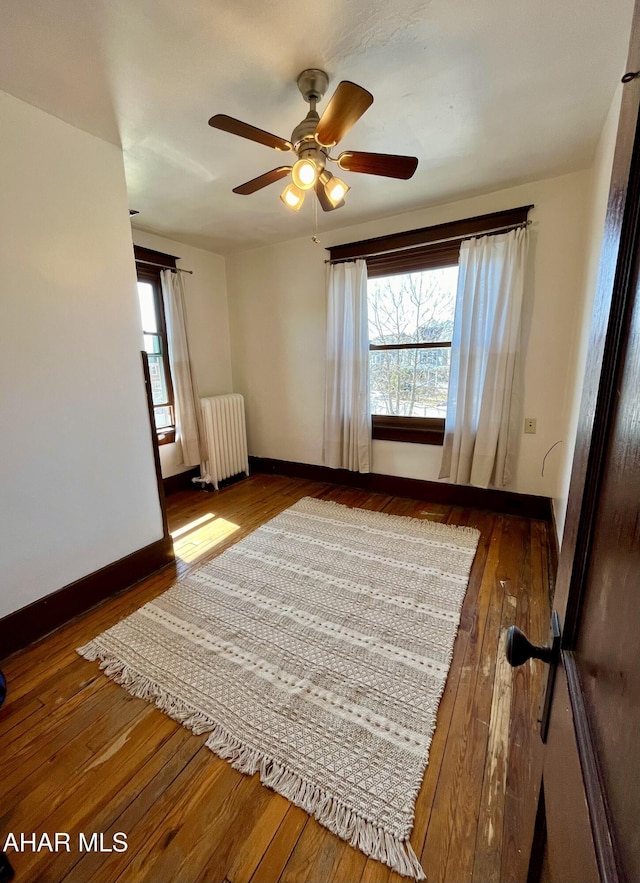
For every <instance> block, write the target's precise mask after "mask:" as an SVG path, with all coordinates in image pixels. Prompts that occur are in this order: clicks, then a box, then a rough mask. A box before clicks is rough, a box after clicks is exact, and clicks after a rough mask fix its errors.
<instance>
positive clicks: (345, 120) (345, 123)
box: [315, 80, 373, 147]
mask: <svg viewBox="0 0 640 883" xmlns="http://www.w3.org/2000/svg"><path fill="white" fill-rule="evenodd" d="M372 104H373V95H372V94H371V92H367V90H366V89H363V88H362V86H356V84H355V83H351V82H349V80H343V81H342V82H341V83H338V88H337V89H336V91H335V92H334V93H333V95H332V97H331V101H330V102H329V104H327V106H326V108H325V110H324V113H323V114H322V116H321V117H320V121H319V122H318V125H317V126H316V131H315V137H316V140H317V141H319V142H320V144H322V145H323V146H324V147H333V146H334V144H337V143H338V141H341V140H342V139H343V138H344V136H345V135H346V134H347V132H348V131H349V129H350V128H351V127H352V126H354V125H355V124H356V123H357V122H358V120H359V119H360V117H361V116H362V114H363V113H364V112H365V110H367V109H368V108H369V107H371V105H372Z"/></svg>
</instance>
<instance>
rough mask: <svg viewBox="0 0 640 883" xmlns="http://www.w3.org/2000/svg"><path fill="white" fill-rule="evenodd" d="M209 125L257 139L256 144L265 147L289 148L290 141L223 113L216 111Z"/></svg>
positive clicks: (253, 139)
mask: <svg viewBox="0 0 640 883" xmlns="http://www.w3.org/2000/svg"><path fill="white" fill-rule="evenodd" d="M209 125H210V126H213V128H214V129H221V130H222V131H223V132H229V133H230V134H231V135H239V136H240V137H241V138H248V139H249V141H257V142H258V144H264V145H265V146H266V147H273V148H275V149H276V150H291V147H292V145H291V143H290V142H289V141H285V139H284V138H279V137H278V136H277V135H272V134H271V133H270V132H265V131H264V130H263V129H256V127H255V126H250V125H249V123H243V122H241V121H240V120H236V119H235V118H234V117H229V116H227V115H226V114H224V113H217V114H216V115H215V116H213V117H211V119H210V120H209Z"/></svg>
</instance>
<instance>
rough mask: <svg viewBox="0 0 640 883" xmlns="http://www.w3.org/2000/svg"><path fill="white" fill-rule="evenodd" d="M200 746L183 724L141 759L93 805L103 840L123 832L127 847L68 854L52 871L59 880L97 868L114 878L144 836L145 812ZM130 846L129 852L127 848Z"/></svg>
mask: <svg viewBox="0 0 640 883" xmlns="http://www.w3.org/2000/svg"><path fill="white" fill-rule="evenodd" d="M201 750H202V740H201V739H199V738H198V737H196V736H194V735H193V734H192V733H189V731H188V730H185V729H184V728H183V727H177V728H176V730H175V732H174V733H173V734H172V735H171V736H170V737H169V738H168V739H167V740H166V742H164V744H163V745H161V746H160V747H159V748H158V749H157V750H155V751H154V752H153V753H152V755H151V757H149V759H148V760H147V761H146V763H145V762H141V764H140V766H139V768H138V769H137V770H136V773H135V774H134V775H133V776H132V777H131V779H129V781H128V782H127V783H125V785H124V786H123V787H122V788H120V790H119V791H118V794H117V796H116V799H114V800H112V801H109V802H108V803H106V804H104V805H99V802H98V801H96V803H97V804H98V805H97V806H96V807H95V809H94V815H93V818H92V825H91V827H92V829H93V830H98V831H103V832H104V833H105V840H106V841H107V842H109V843H111V842H113V836H114V834H116V833H118V832H123V833H126V834H127V840H128V845H129V849H128V850H127V854H128V858H127V857H126V854H125V853H118V852H113V853H110V854H108V855H105V854H102V853H93V852H92V853H83V854H81V853H77V854H74V855H72V860H71V862H70V864H69V868H68V869H67V871H66V872H65V876H64V877H61V876H60V867H59V864H57V865H56V872H57V873H58V879H59V880H60V881H61V883H73V881H80V880H91V879H93V878H94V876H95V874H96V873H98V872H100V874H101V875H102V877H103V879H104V880H111V879H115V878H116V877H117V876H118V874H119V873H121V872H122V870H123V869H124V867H125V866H126V865H127V864H128V863H129V861H131V857H132V855H133V854H134V853H135V851H136V846H137V845H139V844H140V843H142V842H143V841H144V839H145V837H144V834H143V830H142V829H143V826H144V823H145V821H146V817H147V814H148V813H150V812H151V811H152V810H153V809H154V808H155V807H156V806H157V804H158V801H160V800H161V799H162V796H163V795H164V794H165V792H166V791H167V789H168V788H170V787H171V786H172V785H173V784H174V782H175V780H176V779H177V778H178V776H180V775H181V774H182V773H183V772H184V770H185V769H186V767H187V766H188V764H189V763H190V762H191V761H192V760H193V758H194V757H195V756H196V754H197V753H198V752H199V751H201ZM130 850H131V852H130Z"/></svg>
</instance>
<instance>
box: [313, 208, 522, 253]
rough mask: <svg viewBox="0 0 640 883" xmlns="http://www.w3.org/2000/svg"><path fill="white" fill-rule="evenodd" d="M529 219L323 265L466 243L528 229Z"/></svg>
mask: <svg viewBox="0 0 640 883" xmlns="http://www.w3.org/2000/svg"><path fill="white" fill-rule="evenodd" d="M532 223H533V221H531V220H530V219H529V218H527V220H526V221H520V223H519V224H505V225H504V226H503V227H492V228H491V229H490V230H483V231H482V232H478V233H472V234H468V235H467V236H447V237H446V239H434V241H433V242H425V243H423V245H405V246H403V247H402V248H387V249H385V250H384V251H372V252H371V253H370V254H363V255H360V256H359V257H353V258H334V259H333V260H331V259H330V258H327V260H325V264H349V263H352V262H353V261H360V260H366V259H367V258H377V257H378V256H379V255H382V254H396V253H397V252H401V251H410V250H411V249H415V248H428V247H429V246H430V245H442V244H443V243H444V242H456V241H457V242H466V240H467V239H477V238H478V236H489V235H490V234H492V233H501V232H502V231H504V230H517V229H518V227H528V226H529V224H532Z"/></svg>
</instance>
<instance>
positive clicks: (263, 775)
mask: <svg viewBox="0 0 640 883" xmlns="http://www.w3.org/2000/svg"><path fill="white" fill-rule="evenodd" d="M77 652H78V653H79V654H80V656H82V657H84V659H87V660H89V661H90V662H95V661H96V660H100V668H101V669H102V671H104V673H105V674H106V675H107V676H108V677H109V678H111V679H112V680H113V681H115V683H116V684H120V685H121V686H122V687H124V688H125V690H127V692H129V693H130V694H131V695H132V696H136V697H137V698H139V699H145V700H146V701H147V702H153V703H154V704H155V705H156V707H157V708H159V709H160V710H161V711H163V712H165V714H168V715H169V717H171V718H173V720H175V721H178V722H179V723H181V724H182V725H183V726H184V727H186V728H187V729H189V730H191V732H192V733H194V734H196V735H201V734H202V733H209V734H210V735H209V737H208V738H207V741H206V745H207V747H208V748H210V749H211V751H213V753H214V754H216V755H218V757H221V758H223V759H224V760H228V761H229V763H230V764H231V766H232V767H234V769H237V770H238V771H239V772H241V773H246V774H247V775H253V774H254V773H256V772H259V773H260V781H261V782H262V783H263V784H264V785H266V786H267V787H269V788H271V789H272V790H273V791H276V792H277V793H278V794H281V795H282V796H283V797H285V798H286V799H287V800H290V801H291V803H294V804H295V805H296V806H299V807H301V809H304V810H305V812H308V813H309V815H312V816H314V818H316V819H317V820H318V822H319V823H320V824H321V825H323V826H324V827H325V828H328V829H329V830H330V831H331V832H332V833H334V834H336V835H337V836H338V837H340V838H341V839H342V840H346V842H347V843H349V844H350V845H351V846H355V847H356V848H357V849H359V850H361V852H363V853H364V854H365V855H368V856H369V857H370V858H373V859H376V860H377V861H380V862H383V863H384V864H385V865H387V866H388V867H390V868H391V869H392V870H394V871H397V872H398V873H399V874H401V875H402V876H404V877H412V878H413V879H414V880H424V879H425V874H424V871H423V870H422V867H421V865H420V862H419V861H418V858H417V856H416V854H415V852H414V851H413V849H412V847H411V843H410V842H409V840H408V839H406V840H402V839H400V838H398V837H394V836H393V835H392V834H390V833H389V832H388V831H385V830H384V829H383V828H380V827H378V826H377V825H374V824H373V823H372V822H370V821H369V820H368V819H366V818H363V817H362V816H360V815H358V814H357V813H355V812H354V811H353V810H351V809H350V808H349V807H347V806H345V805H344V804H343V803H341V802H340V801H339V800H337V799H336V798H335V797H331V796H330V795H329V794H327V792H326V791H324V790H323V789H322V788H319V787H318V786H317V785H313V784H312V783H311V782H308V781H306V780H305V779H303V778H302V777H301V776H300V775H298V774H297V773H294V772H292V771H291V770H288V769H287V768H286V767H284V766H282V764H279V763H277V762H276V761H274V760H272V759H271V758H269V757H267V756H265V755H264V754H263V753H262V752H261V751H258V750H256V749H253V748H249V747H247V746H246V745H243V744H242V743H241V742H240V741H239V740H238V739H234V738H233V737H232V736H230V735H229V733H228V732H227V731H226V730H225V728H224V727H222V726H221V725H220V724H218V723H216V721H214V720H213V719H212V718H210V717H209V716H208V715H206V714H203V713H202V712H200V711H197V710H196V709H194V708H193V707H192V706H190V705H188V704H187V703H186V702H184V701H182V700H180V699H177V698H176V697H175V696H174V695H173V694H171V693H170V692H168V691H167V690H164V689H162V687H160V686H159V685H158V684H156V683H155V682H154V681H152V680H150V679H149V678H147V677H145V676H144V675H141V674H139V673H138V672H135V671H133V670H132V669H130V668H129V667H128V666H127V664H126V663H124V662H122V661H121V660H119V659H116V658H115V657H114V656H112V655H111V654H110V653H107V652H106V651H105V650H104V649H103V648H102V647H101V646H100V644H99V643H98V642H97V641H96V640H93V641H89V642H88V643H87V644H85V645H84V646H82V647H78V648H77Z"/></svg>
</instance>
